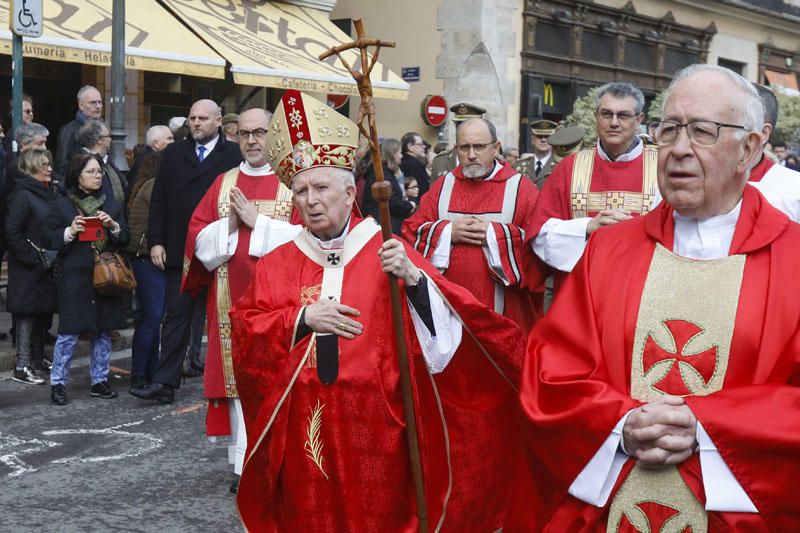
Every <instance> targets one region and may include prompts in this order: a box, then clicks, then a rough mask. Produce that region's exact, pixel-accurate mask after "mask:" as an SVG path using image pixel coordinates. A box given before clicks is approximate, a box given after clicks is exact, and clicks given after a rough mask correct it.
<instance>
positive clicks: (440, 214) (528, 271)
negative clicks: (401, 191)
mask: <svg viewBox="0 0 800 533" xmlns="http://www.w3.org/2000/svg"><path fill="white" fill-rule="evenodd" d="M538 194H539V191H538V190H537V189H536V186H535V185H533V183H532V182H531V181H530V180H529V179H527V178H525V177H524V176H522V175H520V174H518V173H517V171H516V170H514V169H513V168H512V167H511V165H509V164H508V163H505V162H504V163H502V167H501V168H500V170H499V171H498V172H497V173H496V174H495V175H494V176H493V177H492V178H491V179H488V180H471V179H467V178H465V177H464V175H463V173H462V169H461V166H458V167H456V169H455V170H453V172H449V173H448V174H446V175H445V176H444V177H443V178H442V179H438V180H436V181H435V182H434V183H433V185H431V189H430V190H429V191H428V193H427V194H426V195H425V196H424V197H423V198H422V202H421V203H420V206H419V210H418V211H417V212H416V213H414V215H412V216H411V217H410V218H408V219H407V220H406V221H405V223H404V224H403V230H402V235H403V238H404V239H405V240H406V241H407V242H409V243H410V244H411V245H412V246H414V248H415V249H416V250H417V251H418V252H419V253H421V254H422V255H423V256H424V257H425V258H426V259H431V257H432V256H433V253H434V251H435V250H436V247H437V245H438V244H439V239H440V238H441V235H442V231H444V229H445V228H446V227H447V226H448V225H449V224H450V223H451V222H452V221H454V220H457V219H459V218H461V217H463V216H465V215H476V216H479V217H483V218H485V219H487V220H489V221H490V222H491V226H492V229H491V231H493V232H494V236H495V238H496V239H497V244H498V248H499V251H500V260H501V269H502V274H503V275H502V277H501V276H499V275H498V273H497V272H495V270H494V268H492V266H491V264H490V262H489V258H488V257H487V254H486V253H485V251H484V250H483V247H480V246H473V245H468V244H460V243H459V244H452V245H451V248H450V264H449V266H448V267H447V269H446V270H445V271H444V276H445V277H446V278H447V279H448V280H450V281H452V282H454V283H457V284H459V285H461V286H462V287H466V288H467V289H469V290H470V291H471V292H472V294H473V295H474V296H475V297H476V298H477V299H478V300H480V301H481V302H482V303H483V304H485V305H486V306H488V307H489V308H491V309H494V310H495V311H496V312H498V313H500V314H502V315H503V316H506V317H508V318H510V319H512V320H514V321H515V322H516V323H517V324H518V325H519V326H520V327H521V328H522V330H523V331H524V332H527V331H528V330H530V328H531V326H532V325H533V323H534V320H535V317H536V316H538V315H539V314H540V313H541V309H542V288H541V285H542V281H543V277H542V274H541V272H540V270H539V265H538V262H537V261H536V260H535V258H534V256H533V252H532V250H531V248H530V246H527V245H526V244H525V238H526V235H528V234H529V231H530V225H531V220H532V216H533V207H534V205H535V204H536V198H537V195H538Z"/></svg>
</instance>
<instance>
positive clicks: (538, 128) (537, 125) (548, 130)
mask: <svg viewBox="0 0 800 533" xmlns="http://www.w3.org/2000/svg"><path fill="white" fill-rule="evenodd" d="M556 126H558V124H556V123H555V122H553V121H552V120H546V119H542V120H537V121H536V122H534V123H532V124H531V133H533V134H534V135H540V136H541V135H548V136H549V135H552V134H553V132H554V131H556Z"/></svg>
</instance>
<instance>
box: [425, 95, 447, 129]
mask: <svg viewBox="0 0 800 533" xmlns="http://www.w3.org/2000/svg"><path fill="white" fill-rule="evenodd" d="M422 120H424V121H425V123H426V124H428V125H429V126H434V127H439V126H441V125H442V124H444V122H445V120H447V100H445V99H444V97H442V96H439V95H438V94H429V95H428V96H426V97H425V99H424V100H423V101H422Z"/></svg>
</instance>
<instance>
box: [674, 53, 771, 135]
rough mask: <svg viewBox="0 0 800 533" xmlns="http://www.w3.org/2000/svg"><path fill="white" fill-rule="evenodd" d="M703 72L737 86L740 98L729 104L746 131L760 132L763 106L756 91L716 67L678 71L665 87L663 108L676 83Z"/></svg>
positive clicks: (723, 68) (730, 71) (748, 83)
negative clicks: (720, 75)
mask: <svg viewBox="0 0 800 533" xmlns="http://www.w3.org/2000/svg"><path fill="white" fill-rule="evenodd" d="M703 72H713V73H716V74H722V75H723V76H726V77H727V78H728V79H729V80H730V81H732V82H733V83H734V84H735V85H736V86H737V88H738V89H739V92H741V93H742V98H741V99H736V100H735V101H733V102H731V103H732V104H733V105H734V106H735V107H736V108H737V110H738V114H739V117H740V119H741V120H742V122H743V125H744V127H745V128H747V130H748V131H761V126H762V125H763V124H764V105H763V104H762V102H761V98H760V97H759V95H758V91H756V90H755V88H754V87H753V84H752V83H750V82H749V81H747V80H746V79H744V78H743V77H742V76H740V75H739V74H737V73H735V72H734V71H732V70H730V69H727V68H725V67H720V66H718V65H708V64H706V63H695V64H694V65H689V66H688V67H686V68H684V69H682V70H680V71H679V72H678V73H677V74H676V75H675V77H674V78H673V79H672V82H670V84H669V87H667V92H666V95H665V96H664V106H663V108H664V109H666V108H667V102H669V98H670V96H671V95H672V91H673V90H674V89H675V86H676V85H678V83H680V82H681V81H683V80H685V79H687V78H690V77H692V76H694V75H695V74H700V73H703Z"/></svg>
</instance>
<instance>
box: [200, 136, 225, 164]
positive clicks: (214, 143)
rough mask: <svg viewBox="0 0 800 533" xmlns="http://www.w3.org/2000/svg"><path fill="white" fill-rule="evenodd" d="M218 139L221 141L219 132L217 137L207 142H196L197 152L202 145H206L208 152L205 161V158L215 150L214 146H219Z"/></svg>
mask: <svg viewBox="0 0 800 533" xmlns="http://www.w3.org/2000/svg"><path fill="white" fill-rule="evenodd" d="M218 141H219V134H217V136H216V137H214V138H213V139H211V140H210V141H208V142H207V143H205V144H200V143H198V142H195V143H194V152H195V153H197V149H198V148H200V147H201V146H205V148H206V153H205V154H204V156H203V161H205V158H206V157H208V156H209V155H211V151H212V150H214V148H215V147H216V146H217V142H218Z"/></svg>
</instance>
